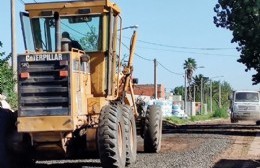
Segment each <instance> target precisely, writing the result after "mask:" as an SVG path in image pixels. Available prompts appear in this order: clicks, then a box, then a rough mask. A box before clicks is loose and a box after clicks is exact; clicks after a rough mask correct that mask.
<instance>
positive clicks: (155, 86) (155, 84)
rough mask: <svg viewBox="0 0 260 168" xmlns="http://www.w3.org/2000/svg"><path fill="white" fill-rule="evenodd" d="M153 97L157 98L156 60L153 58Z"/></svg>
mask: <svg viewBox="0 0 260 168" xmlns="http://www.w3.org/2000/svg"><path fill="white" fill-rule="evenodd" d="M153 61H154V99H157V60H156V59H154V60H153Z"/></svg>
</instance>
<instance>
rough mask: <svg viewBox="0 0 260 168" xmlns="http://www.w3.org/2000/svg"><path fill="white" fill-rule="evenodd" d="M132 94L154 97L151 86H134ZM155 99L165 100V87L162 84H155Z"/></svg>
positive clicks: (152, 86)
mask: <svg viewBox="0 0 260 168" xmlns="http://www.w3.org/2000/svg"><path fill="white" fill-rule="evenodd" d="M134 94H135V95H143V96H150V97H154V85H153V84H141V85H134ZM157 98H158V99H159V98H165V87H164V86H163V85H162V84H157Z"/></svg>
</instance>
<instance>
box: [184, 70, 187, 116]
mask: <svg viewBox="0 0 260 168" xmlns="http://www.w3.org/2000/svg"><path fill="white" fill-rule="evenodd" d="M184 112H185V113H186V114H187V70H186V69H185V73H184Z"/></svg>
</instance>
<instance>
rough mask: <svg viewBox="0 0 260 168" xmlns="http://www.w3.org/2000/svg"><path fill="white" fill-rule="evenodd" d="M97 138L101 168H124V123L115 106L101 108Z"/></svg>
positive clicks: (120, 112) (119, 111) (120, 113)
mask: <svg viewBox="0 0 260 168" xmlns="http://www.w3.org/2000/svg"><path fill="white" fill-rule="evenodd" d="M97 138H98V150H99V155H100V160H101V164H102V167H107V168H114V167H125V163H126V145H125V144H126V140H125V123H124V118H123V115H122V111H121V110H119V108H118V107H117V106H114V105H106V106H104V107H103V108H102V110H101V114H100V119H99V127H98V136H97Z"/></svg>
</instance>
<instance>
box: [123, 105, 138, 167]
mask: <svg viewBox="0 0 260 168" xmlns="http://www.w3.org/2000/svg"><path fill="white" fill-rule="evenodd" d="M121 109H122V111H123V116H124V120H125V132H126V134H125V135H126V166H128V165H130V164H131V163H134V162H135V161H136V152H137V140H136V123H135V117H134V113H133V111H132V109H131V108H130V107H129V106H128V105H121Z"/></svg>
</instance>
